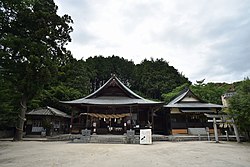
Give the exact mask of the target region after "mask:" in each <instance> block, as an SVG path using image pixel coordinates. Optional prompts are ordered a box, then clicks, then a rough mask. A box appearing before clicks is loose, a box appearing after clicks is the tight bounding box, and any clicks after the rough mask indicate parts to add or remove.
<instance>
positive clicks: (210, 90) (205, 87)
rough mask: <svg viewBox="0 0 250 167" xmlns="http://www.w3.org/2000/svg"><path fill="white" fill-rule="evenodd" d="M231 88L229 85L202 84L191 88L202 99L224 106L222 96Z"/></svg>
mask: <svg viewBox="0 0 250 167" xmlns="http://www.w3.org/2000/svg"><path fill="white" fill-rule="evenodd" d="M231 86H232V85H230V84H227V83H207V84H203V83H201V84H194V85H192V86H191V87H190V88H191V90H192V91H193V92H194V94H196V95H197V96H198V97H200V98H201V99H203V100H205V101H207V102H210V103H214V104H222V101H221V95H222V94H224V93H225V92H227V91H228V90H229V89H230V87H231Z"/></svg>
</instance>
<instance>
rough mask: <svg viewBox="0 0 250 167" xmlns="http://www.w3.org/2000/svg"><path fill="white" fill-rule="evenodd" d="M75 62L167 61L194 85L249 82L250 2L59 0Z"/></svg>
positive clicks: (56, 1) (57, 3)
mask: <svg viewBox="0 0 250 167" xmlns="http://www.w3.org/2000/svg"><path fill="white" fill-rule="evenodd" d="M55 3H56V5H58V7H59V9H58V14H59V15H63V14H68V15H70V16H71V17H72V19H73V21H74V24H72V26H73V28H74V31H73V32H72V33H71V37H72V42H70V43H69V44H68V46H67V48H68V49H69V50H70V51H71V52H72V54H73V57H75V58H76V59H87V58H88V57H93V56H96V55H102V56H104V57H108V56H112V55H115V56H120V57H123V58H125V59H128V60H132V61H133V62H134V63H136V64H138V63H140V62H141V61H142V60H144V59H145V58H146V59H151V58H154V59H157V58H163V59H164V60H166V61H167V62H169V64H170V65H171V66H174V67H175V68H176V69H177V70H178V71H179V72H180V73H182V74H184V75H185V76H186V77H187V78H188V79H189V80H190V81H192V82H193V83H195V82H196V80H202V79H205V82H206V83H207V82H228V83H232V82H235V81H240V80H243V79H244V78H246V77H250V0H55Z"/></svg>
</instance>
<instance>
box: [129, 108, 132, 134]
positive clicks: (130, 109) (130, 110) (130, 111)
mask: <svg viewBox="0 0 250 167" xmlns="http://www.w3.org/2000/svg"><path fill="white" fill-rule="evenodd" d="M129 113H130V130H131V129H132V106H129Z"/></svg>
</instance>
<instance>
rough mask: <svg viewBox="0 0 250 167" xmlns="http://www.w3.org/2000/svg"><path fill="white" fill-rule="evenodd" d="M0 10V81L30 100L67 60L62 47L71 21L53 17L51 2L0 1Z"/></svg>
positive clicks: (45, 0)
mask: <svg viewBox="0 0 250 167" xmlns="http://www.w3.org/2000/svg"><path fill="white" fill-rule="evenodd" d="M0 8H1V24H0V26H1V27H0V29H1V36H0V60H1V61H0V66H1V67H2V68H3V69H4V70H3V71H2V74H3V77H5V78H6V79H8V80H9V81H10V82H11V83H12V86H13V88H15V89H16V91H18V92H20V93H21V94H22V95H23V96H25V97H26V98H27V99H31V98H32V97H33V96H34V95H35V94H36V93H37V91H39V90H41V89H42V88H43V85H44V84H45V83H48V82H49V81H50V80H51V77H52V76H53V75H56V72H57V66H58V65H61V64H63V63H64V62H65V60H67V59H68V58H69V57H70V54H69V52H68V51H67V50H66V49H65V48H64V45H65V44H66V43H67V41H70V36H69V33H70V32H71V31H72V28H71V27H70V26H69V25H68V24H69V23H72V20H71V18H70V17H69V16H67V15H64V16H63V17H60V16H58V15H57V14H56V11H57V6H56V5H55V4H54V2H53V0H34V1H29V0H20V1H14V0H12V1H10V0H3V1H1V3H0ZM17 83H18V84H17Z"/></svg>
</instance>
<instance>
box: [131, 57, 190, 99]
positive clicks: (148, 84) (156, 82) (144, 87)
mask: <svg viewBox="0 0 250 167" xmlns="http://www.w3.org/2000/svg"><path fill="white" fill-rule="evenodd" d="M184 83H189V81H188V79H187V78H185V77H184V76H183V75H182V74H180V73H179V72H178V71H177V70H176V69H175V68H174V67H173V66H169V64H168V62H166V61H165V60H163V59H156V60H153V59H151V60H146V59H145V60H144V61H142V62H141V63H140V64H138V65H136V72H135V80H134V82H133V84H132V89H133V90H137V91H139V92H141V93H142V94H144V96H146V97H148V98H153V99H159V100H162V97H161V96H162V94H163V93H168V92H171V91H172V90H173V89H174V88H175V87H177V86H180V85H182V84H184Z"/></svg>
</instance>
